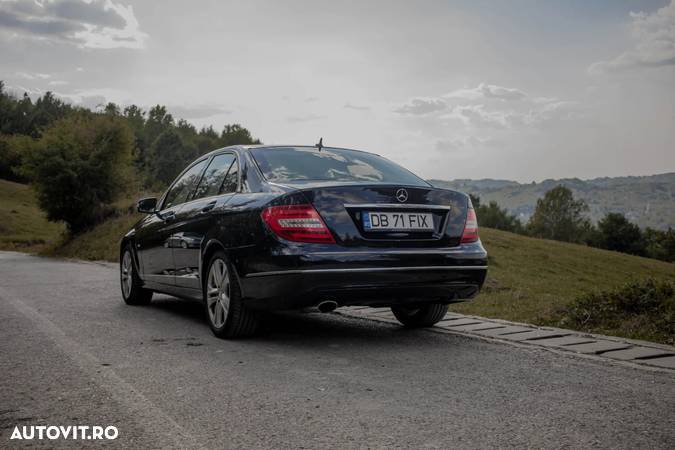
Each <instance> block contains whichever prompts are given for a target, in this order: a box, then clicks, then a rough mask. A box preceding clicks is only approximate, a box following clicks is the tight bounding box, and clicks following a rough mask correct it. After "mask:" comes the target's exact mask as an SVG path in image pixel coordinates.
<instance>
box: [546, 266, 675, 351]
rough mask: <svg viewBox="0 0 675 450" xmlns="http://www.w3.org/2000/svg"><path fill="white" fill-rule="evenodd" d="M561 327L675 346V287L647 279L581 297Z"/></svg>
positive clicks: (574, 302) (565, 312) (572, 305)
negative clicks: (617, 334) (618, 333)
mask: <svg viewBox="0 0 675 450" xmlns="http://www.w3.org/2000/svg"><path fill="white" fill-rule="evenodd" d="M563 314H564V316H563V318H562V319H561V320H560V323H559V325H560V326H565V327H572V328H575V329H578V330H583V331H588V332H599V333H607V334H616V333H617V330H623V332H622V334H623V335H625V336H627V337H632V338H636V339H646V340H652V341H658V342H662V343H666V344H671V345H672V344H675V285H673V284H672V283H670V282H668V281H657V280H654V279H646V280H642V281H631V282H628V283H626V284H625V285H624V286H622V287H619V288H617V289H613V290H607V291H598V292H591V293H587V294H584V295H581V296H580V297H578V298H577V299H576V300H575V301H573V302H572V304H571V305H569V306H568V307H567V308H565V310H564V311H563Z"/></svg>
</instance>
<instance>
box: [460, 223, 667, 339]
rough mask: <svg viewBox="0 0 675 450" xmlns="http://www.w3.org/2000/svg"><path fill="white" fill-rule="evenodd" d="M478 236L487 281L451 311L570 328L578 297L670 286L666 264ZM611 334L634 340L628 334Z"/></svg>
mask: <svg viewBox="0 0 675 450" xmlns="http://www.w3.org/2000/svg"><path fill="white" fill-rule="evenodd" d="M480 234H481V239H482V240H483V245H484V246H485V247H486V248H487V250H488V253H489V266H490V267H489V269H488V279H487V281H486V284H485V287H484V289H483V291H482V292H481V293H480V294H479V295H478V297H476V298H475V299H473V300H472V301H470V302H467V303H460V304H455V305H451V307H450V309H451V310H452V311H455V312H459V313H463V314H473V315H477V316H483V317H492V318H499V319H506V320H514V321H518V322H525V323H532V324H535V325H551V326H563V325H565V326H567V327H569V326H570V324H566V323H565V320H564V319H565V314H566V308H568V307H569V305H571V304H572V303H573V302H574V301H575V299H576V298H577V297H579V296H581V295H583V294H586V293H589V292H594V291H598V290H607V289H613V288H617V287H619V286H622V285H623V284H625V283H626V282H628V281H631V280H642V279H646V278H654V279H657V280H670V281H671V282H675V264H671V263H665V262H661V261H656V260H652V259H647V258H641V257H637V256H631V255H625V254H621V253H616V252H610V251H606V250H600V249H596V248H590V247H586V246H582V245H575V244H567V243H563V242H556V241H549V240H545V239H534V238H529V237H525V236H520V235H517V234H513V233H508V232H505V231H498V230H491V229H486V228H482V229H481V230H480ZM628 320H630V318H627V321H628ZM575 328H578V327H575ZM585 331H596V332H601V328H596V329H591V330H588V329H587V330H585ZM614 334H615V335H618V336H624V337H635V338H638V335H636V334H635V333H632V332H631V331H630V330H629V329H616V330H615V333H614Z"/></svg>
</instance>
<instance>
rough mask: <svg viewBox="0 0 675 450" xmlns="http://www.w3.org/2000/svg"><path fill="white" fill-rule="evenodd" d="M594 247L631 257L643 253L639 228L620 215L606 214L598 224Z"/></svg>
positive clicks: (643, 246)
mask: <svg viewBox="0 0 675 450" xmlns="http://www.w3.org/2000/svg"><path fill="white" fill-rule="evenodd" d="M596 246H597V247H600V248H605V249H607V250H614V251H617V252H622V253H631V254H633V255H644V253H645V242H644V239H643V236H642V232H641V231H640V228H639V227H638V226H637V225H635V224H633V223H630V222H629V221H628V219H626V217H625V216H624V215H623V214H620V213H608V214H607V215H605V217H603V218H602V220H600V222H598V242H597V243H596Z"/></svg>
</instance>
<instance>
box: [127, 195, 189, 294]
mask: <svg viewBox="0 0 675 450" xmlns="http://www.w3.org/2000/svg"><path fill="white" fill-rule="evenodd" d="M180 207H181V205H176V206H173V207H170V208H166V209H164V210H162V211H160V212H157V213H155V214H151V215H149V216H148V217H146V218H145V219H144V220H143V223H142V224H141V226H140V227H139V228H138V229H137V230H136V250H137V252H138V255H139V258H140V261H141V273H143V278H144V279H145V280H146V281H151V282H155V283H161V284H169V285H172V284H174V283H175V275H174V270H175V265H174V261H173V248H172V247H173V243H172V236H173V232H174V229H175V226H176V212H177V211H178V210H179V209H180Z"/></svg>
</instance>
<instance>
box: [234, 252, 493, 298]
mask: <svg viewBox="0 0 675 450" xmlns="http://www.w3.org/2000/svg"><path fill="white" fill-rule="evenodd" d="M274 260H275V261H277V262H278V265H277V264H269V260H268V261H267V262H268V264H266V265H265V267H264V269H265V270H258V271H255V272H254V271H251V272H248V273H242V272H241V271H240V272H239V273H240V283H241V287H242V291H243V294H244V301H245V302H246V304H247V305H248V306H249V307H251V308H255V309H265V310H280V309H297V308H304V307H309V306H314V305H316V304H317V303H319V302H320V301H324V300H334V301H336V302H337V303H338V304H339V305H340V306H349V305H352V306H353V305H364V306H391V305H396V304H404V303H414V302H422V303H431V302H433V303H452V302H457V301H462V300H466V299H469V298H472V297H473V296H475V295H476V294H477V293H478V292H479V290H480V288H481V286H482V285H483V282H484V281H485V276H486V274H487V254H486V253H485V250H484V249H483V247H482V246H481V245H480V243H477V244H471V245H467V246H462V247H457V248H452V249H445V250H443V249H436V250H420V251H400V250H399V251H379V252H374V251H373V249H369V250H368V251H350V252H340V251H334V252H318V253H316V252H315V253H305V254H303V255H298V254H294V255H285V256H282V255H278V256H277V257H276V258H275V259H274ZM258 267H260V266H258Z"/></svg>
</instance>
